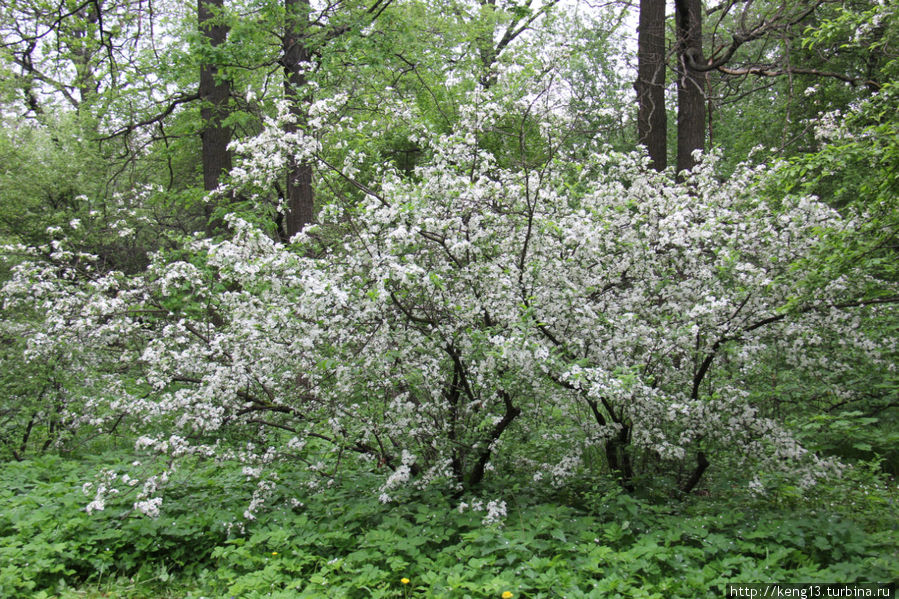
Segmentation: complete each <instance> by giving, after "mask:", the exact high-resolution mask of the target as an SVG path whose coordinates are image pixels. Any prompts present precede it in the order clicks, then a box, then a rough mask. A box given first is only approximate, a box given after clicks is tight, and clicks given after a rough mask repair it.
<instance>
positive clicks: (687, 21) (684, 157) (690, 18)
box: [674, 0, 705, 172]
mask: <svg viewBox="0 0 899 599" xmlns="http://www.w3.org/2000/svg"><path fill="white" fill-rule="evenodd" d="M674 4H675V13H674V19H675V22H676V24H677V63H678V66H677V171H678V172H680V171H683V170H687V169H691V168H693V167H694V166H695V165H696V160H694V158H693V152H694V151H695V150H704V149H705V93H704V91H703V81H704V74H703V73H700V72H697V71H694V70H692V69H690V68H689V67H687V64H689V63H691V62H692V61H691V60H690V59H689V58H688V57H693V60H696V59H697V58H699V57H702V3H701V2H700V0H676V1H675V3H674Z"/></svg>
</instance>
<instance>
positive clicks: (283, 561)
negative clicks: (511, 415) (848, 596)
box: [0, 454, 899, 599]
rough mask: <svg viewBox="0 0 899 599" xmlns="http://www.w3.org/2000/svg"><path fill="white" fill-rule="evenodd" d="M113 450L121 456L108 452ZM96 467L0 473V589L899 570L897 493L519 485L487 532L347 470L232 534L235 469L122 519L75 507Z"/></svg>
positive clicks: (454, 587) (27, 467)
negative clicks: (763, 496)
mask: <svg viewBox="0 0 899 599" xmlns="http://www.w3.org/2000/svg"><path fill="white" fill-rule="evenodd" d="M116 455H120V456H121V457H122V458H124V457H125V456H124V455H123V454H107V455H105V456H104V458H105V459H104V462H106V463H109V462H110V461H112V460H113V458H115V457H116ZM92 462H93V460H82V461H66V460H61V459H59V458H53V457H48V458H42V459H39V460H34V461H31V462H24V463H20V464H11V465H7V466H5V467H4V470H3V474H2V479H0V501H2V503H3V505H4V511H3V512H2V514H0V594H2V595H3V596H23V595H28V596H36V597H70V596H79V597H83V596H85V594H87V596H93V595H91V593H96V595H97V596H100V593H101V592H102V593H104V594H105V595H103V596H112V597H164V596H181V597H185V596H186V597H200V596H229V597H230V596H233V597H241V598H246V599H250V598H254V597H323V596H327V597H348V598H349V597H352V598H356V597H358V598H363V597H397V598H399V597H445V598H457V597H458V598H462V597H471V598H482V597H483V598H486V597H499V596H500V595H501V593H503V592H505V591H509V592H511V593H512V594H513V596H515V597H533V598H542V597H546V598H548V597H558V596H560V595H564V596H568V597H597V598H598V597H603V598H608V597H621V598H630V597H665V598H668V597H683V598H685V599H686V598H691V599H692V598H696V597H709V598H711V597H720V596H721V592H722V589H723V585H724V584H726V583H728V582H763V581H771V580H777V581H785V582H797V581H802V582H833V581H840V582H846V583H848V582H863V581H871V580H875V581H888V580H893V579H895V578H896V576H899V568H897V566H896V564H899V559H897V557H899V555H897V553H896V547H897V546H899V544H897V541H899V533H897V532H896V531H897V530H899V526H897V524H899V513H897V510H896V507H895V505H896V504H895V494H893V495H892V496H891V495H889V493H887V494H884V491H883V490H880V491H877V489H876V488H875V487H870V488H869V489H868V491H869V496H870V497H872V498H873V497H874V496H878V497H879V498H880V499H882V500H883V501H882V502H880V503H878V502H873V501H872V502H869V503H868V504H866V505H856V506H855V507H853V508H852V509H851V510H846V512H845V513H843V514H840V513H839V512H840V505H839V504H838V503H834V502H833V501H832V500H834V499H837V500H838V498H839V494H840V493H844V495H843V497H845V492H846V490H847V487H846V486H842V487H841V488H837V487H836V486H834V488H833V491H834V492H833V494H830V495H827V494H826V493H825V495H824V496H822V497H823V499H822V501H821V502H820V504H817V505H815V504H812V505H809V504H806V505H804V506H798V507H797V506H795V505H793V506H790V508H789V509H787V510H783V509H782V508H781V507H778V504H777V503H771V502H769V501H767V500H766V501H761V500H757V499H752V498H749V497H745V496H742V495H740V494H733V493H732V494H731V495H730V496H729V498H728V496H725V495H719V496H715V497H713V498H711V499H709V498H698V497H697V498H694V499H690V500H689V501H687V502H685V503H670V502H665V503H662V504H651V503H647V502H645V501H642V500H638V499H635V498H633V497H631V496H629V495H627V494H624V493H622V492H621V491H620V490H619V489H617V487H615V486H611V487H607V488H604V487H596V489H595V491H592V492H591V491H589V490H584V489H582V490H581V491H579V492H577V493H575V495H569V499H570V500H573V499H575V498H577V502H576V503H570V502H569V501H567V500H565V499H564V495H563V496H559V495H552V494H547V492H545V491H540V490H539V489H536V488H531V489H530V490H528V491H522V490H519V491H516V492H515V493H514V501H513V497H507V499H509V500H510V501H511V503H510V507H509V514H508V517H507V518H506V519H505V521H504V522H503V523H499V524H492V525H486V526H485V525H484V524H483V523H482V517H483V513H482V512H478V511H473V510H470V509H465V510H461V511H460V510H459V509H456V507H457V505H458V503H459V501H463V500H466V501H469V502H470V501H471V499H470V498H464V497H463V498H461V499H460V500H453V499H451V498H450V497H451V496H450V494H448V493H443V492H440V491H435V490H431V491H428V492H425V493H424V494H420V495H417V496H414V497H410V498H409V501H407V502H405V503H402V504H399V505H397V504H393V503H391V504H389V505H385V504H382V503H379V502H378V501H377V499H376V493H374V492H373V490H374V488H375V486H376V482H377V481H376V480H375V479H373V478H371V479H369V478H367V477H365V476H359V477H355V478H353V479H352V481H348V482H347V483H345V484H344V485H338V486H335V487H332V488H329V489H327V490H324V491H322V492H319V493H317V494H309V493H308V492H305V493H302V494H301V495H300V496H299V498H298V501H297V502H295V503H294V507H292V508H287V507H279V508H277V509H274V510H272V511H269V512H267V513H262V514H260V515H259V519H258V520H256V521H253V522H249V523H247V524H246V528H245V532H244V533H240V534H238V530H239V527H238V528H231V529H230V533H229V529H228V528H227V527H226V526H225V525H224V523H226V522H231V521H233V519H234V517H235V514H237V513H239V512H240V511H241V509H242V507H241V506H240V505H238V504H239V503H240V500H238V499H236V498H237V497H239V496H241V494H240V493H237V492H235V490H236V489H237V488H240V487H242V486H245V485H246V484H247V483H246V481H244V480H242V479H243V477H242V476H240V475H239V474H238V470H237V468H232V467H230V466H227V465H220V466H218V467H215V468H205V467H198V468H196V469H194V470H192V471H191V472H189V473H183V474H182V476H181V478H182V479H183V481H182V482H183V486H179V487H178V489H179V490H178V492H177V493H176V494H174V495H169V496H167V499H166V501H167V502H169V503H168V506H167V509H166V510H165V511H164V513H163V515H162V516H161V517H160V518H158V519H149V518H145V517H138V516H135V515H134V514H133V513H131V512H130V509H129V499H128V498H127V497H123V498H120V500H117V501H116V503H115V505H109V504H108V505H107V509H106V510H105V511H104V512H100V513H94V514H93V515H88V514H86V513H85V512H84V509H83V507H84V504H85V503H86V501H87V499H86V498H85V497H84V495H83V494H82V492H81V489H80V486H81V481H82V480H83V479H84V477H85V473H86V472H87V471H90V469H91V468H92V467H93V466H92ZM222 466H224V467H222ZM283 475H284V480H285V481H286V480H289V476H290V473H289V472H284V473H283ZM872 480H873V479H872ZM287 486H288V487H289V485H287ZM294 491H296V489H294ZM299 500H302V501H301V502H300V501H299ZM828 504H829V505H828ZM847 507H848V506H847ZM862 516H869V517H870V518H871V520H870V521H869V522H867V523H865V522H862V521H861V520H860V517H862ZM403 578H406V579H409V581H410V582H409V584H408V585H404V584H403V583H402V582H401V579H403ZM74 589H80V590H78V591H75V590H74ZM92 589H94V590H92ZM176 590H177V591H176Z"/></svg>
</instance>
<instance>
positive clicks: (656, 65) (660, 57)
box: [634, 0, 668, 171]
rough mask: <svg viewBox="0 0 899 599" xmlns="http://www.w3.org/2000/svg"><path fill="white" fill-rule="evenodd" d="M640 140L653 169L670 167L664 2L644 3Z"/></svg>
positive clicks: (649, 0) (640, 43)
mask: <svg viewBox="0 0 899 599" xmlns="http://www.w3.org/2000/svg"><path fill="white" fill-rule="evenodd" d="M637 62H638V66H637V81H636V83H635V84H634V89H636V91H637V139H638V140H639V143H640V144H642V145H644V146H646V149H647V150H648V152H649V158H650V161H651V163H652V168H654V169H655V170H657V171H662V170H665V167H666V166H667V164H668V150H667V129H668V117H667V114H666V112H665V0H641V2H640V24H639V29H638V36H637Z"/></svg>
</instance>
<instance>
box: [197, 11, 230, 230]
mask: <svg viewBox="0 0 899 599" xmlns="http://www.w3.org/2000/svg"><path fill="white" fill-rule="evenodd" d="M223 6H224V0H198V1H197V22H198V24H199V30H200V32H201V33H202V34H203V35H204V36H205V37H206V39H207V40H209V43H210V44H211V45H212V46H213V47H215V46H219V45H221V44H223V43H224V42H225V39H226V38H227V36H228V27H227V26H226V25H222V24H218V23H211V22H210V20H211V19H213V18H214V17H215V15H217V14H219V13H220V11H221V9H222V7H223ZM217 75H218V67H216V66H215V65H214V64H203V65H201V66H200V102H201V103H202V104H201V108H200V117H201V118H202V119H203V129H202V131H201V133H200V139H201V140H202V146H203V149H202V163H203V188H204V189H206V190H207V191H212V190H213V189H215V188H216V187H218V185H219V179H220V178H221V176H222V173H227V172H228V171H230V170H231V153H230V152H229V151H228V144H229V143H230V142H231V128H230V127H226V126H224V125H223V124H222V122H223V121H224V120H225V118H227V116H228V99H229V97H230V96H231V82H230V81H228V80H227V79H222V78H219V77H217ZM210 212H211V206H210Z"/></svg>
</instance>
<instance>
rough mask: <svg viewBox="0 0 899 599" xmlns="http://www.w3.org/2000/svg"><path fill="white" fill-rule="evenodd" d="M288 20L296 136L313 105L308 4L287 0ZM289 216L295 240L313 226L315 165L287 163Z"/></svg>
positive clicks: (288, 86)
mask: <svg viewBox="0 0 899 599" xmlns="http://www.w3.org/2000/svg"><path fill="white" fill-rule="evenodd" d="M284 9H285V13H286V17H287V21H286V24H285V31H284V48H283V52H284V57H283V60H284V92H285V94H286V96H287V98H288V100H289V101H290V113H291V114H292V115H293V117H294V119H295V122H294V123H289V124H288V125H287V126H286V131H287V132H288V133H295V132H296V131H297V130H298V129H299V128H300V127H302V126H303V125H304V124H305V121H306V117H307V107H308V105H309V102H310V101H311V96H310V94H309V90H308V88H307V86H306V76H305V74H304V72H303V69H305V68H308V64H307V63H308V62H309V60H310V58H311V57H312V55H311V52H310V51H309V48H308V46H307V45H306V30H307V28H308V22H309V0H284ZM286 200H287V201H286V205H287V215H286V222H285V233H286V234H287V237H288V238H289V237H293V236H294V235H295V234H297V233H299V232H300V231H302V230H303V227H305V226H306V225H307V224H309V223H311V222H312V219H313V215H314V213H313V207H314V203H315V196H314V194H313V191H312V165H311V164H309V163H308V162H298V161H296V160H295V159H294V158H293V157H292V156H291V157H289V158H288V162H287V198H286Z"/></svg>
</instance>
